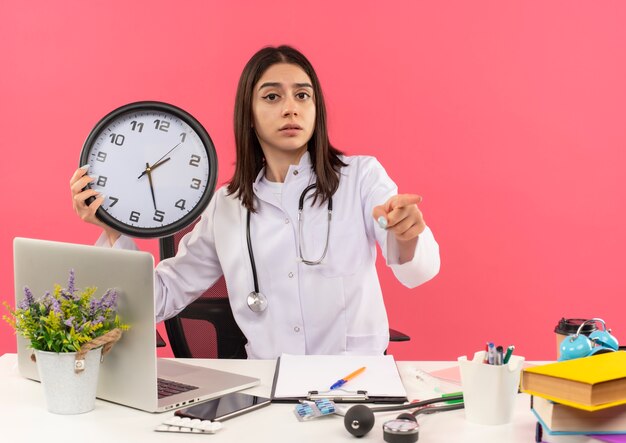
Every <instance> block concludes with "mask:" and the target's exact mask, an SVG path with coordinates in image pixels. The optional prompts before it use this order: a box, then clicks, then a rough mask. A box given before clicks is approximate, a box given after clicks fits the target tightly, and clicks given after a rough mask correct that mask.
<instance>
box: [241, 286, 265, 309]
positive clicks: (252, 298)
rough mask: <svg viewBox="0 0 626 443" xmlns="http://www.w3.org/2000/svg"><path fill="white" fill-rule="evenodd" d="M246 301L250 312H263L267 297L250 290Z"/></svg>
mask: <svg viewBox="0 0 626 443" xmlns="http://www.w3.org/2000/svg"><path fill="white" fill-rule="evenodd" d="M246 302H247V303H248V307H249V308H250V310H251V311H252V312H263V311H265V309H266V308H267V297H265V296H264V295H263V294H261V293H260V292H256V291H252V292H251V293H249V294H248V298H247V299H246Z"/></svg>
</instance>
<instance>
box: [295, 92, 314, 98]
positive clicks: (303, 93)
mask: <svg viewBox="0 0 626 443" xmlns="http://www.w3.org/2000/svg"><path fill="white" fill-rule="evenodd" d="M296 97H297V98H299V99H300V100H306V99H307V98H310V97H311V96H310V95H309V94H308V93H307V92H298V93H297V94H296Z"/></svg>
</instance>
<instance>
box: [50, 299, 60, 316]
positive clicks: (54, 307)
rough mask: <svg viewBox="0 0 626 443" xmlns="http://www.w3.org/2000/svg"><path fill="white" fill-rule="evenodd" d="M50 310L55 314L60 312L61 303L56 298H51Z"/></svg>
mask: <svg viewBox="0 0 626 443" xmlns="http://www.w3.org/2000/svg"><path fill="white" fill-rule="evenodd" d="M51 307H52V310H53V311H54V313H55V314H61V303H59V300H57V299H56V298H52V305H51Z"/></svg>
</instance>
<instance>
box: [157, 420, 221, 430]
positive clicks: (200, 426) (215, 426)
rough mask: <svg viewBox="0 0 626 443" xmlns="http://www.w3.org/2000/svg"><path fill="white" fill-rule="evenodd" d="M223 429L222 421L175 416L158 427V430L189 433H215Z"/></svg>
mask: <svg viewBox="0 0 626 443" xmlns="http://www.w3.org/2000/svg"><path fill="white" fill-rule="evenodd" d="M220 429H222V424H221V423H220V422H215V421H210V420H199V419H197V418H194V419H192V418H189V417H178V416H174V417H171V418H169V419H167V420H165V421H164V422H163V423H162V424H160V425H159V426H157V427H156V429H155V431H157V432H184V433H187V434H191V433H193V434H215V433H216V432H217V431H219V430H220Z"/></svg>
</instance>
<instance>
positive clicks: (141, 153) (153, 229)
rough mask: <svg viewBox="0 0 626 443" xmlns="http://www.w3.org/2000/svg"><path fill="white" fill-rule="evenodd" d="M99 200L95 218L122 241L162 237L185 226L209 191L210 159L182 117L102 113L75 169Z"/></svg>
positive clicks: (150, 111)
mask: <svg viewBox="0 0 626 443" xmlns="http://www.w3.org/2000/svg"><path fill="white" fill-rule="evenodd" d="M85 164H89V172H88V173H89V175H90V176H91V177H93V178H94V180H93V181H92V182H91V183H90V184H89V185H88V186H89V187H90V188H93V189H95V190H97V191H99V192H100V193H102V194H104V195H105V200H104V203H103V204H102V205H101V206H100V208H98V211H97V212H96V216H97V217H98V218H99V219H100V220H101V221H102V222H104V223H106V224H107V225H109V226H111V227H113V228H114V229H116V230H117V231H119V232H121V233H122V234H126V235H130V236H133V237H164V236H167V235H171V234H173V233H175V232H177V231H179V230H181V229H183V228H184V227H185V226H187V225H189V224H190V223H192V222H193V221H194V220H195V219H196V218H197V217H198V216H199V215H200V214H201V213H202V211H203V210H204V209H205V208H206V206H207V205H208V203H209V200H210V199H211V196H212V195H213V192H214V191H215V183H216V180H217V154H216V152H215V147H214V145H213V142H212V141H211V138H210V137H209V134H208V133H207V131H206V130H205V129H204V128H203V127H202V125H201V124H200V123H199V122H198V121H197V120H196V119H195V118H194V117H193V116H192V115H191V114H189V113H187V112H186V111H184V110H182V109H180V108H178V107H176V106H173V105H170V104H167V103H162V102H156V101H142V102H136V103H130V104H127V105H124V106H122V107H120V108H117V109H115V110H114V111H112V112H110V113H109V114H107V115H106V116H105V117H103V118H102V119H101V120H100V121H99V122H98V123H97V124H96V126H95V127H94V128H93V129H92V130H91V132H90V133H89V136H88V137H87V139H86V140H85V143H84V145H83V149H82V152H81V156H80V165H85Z"/></svg>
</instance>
